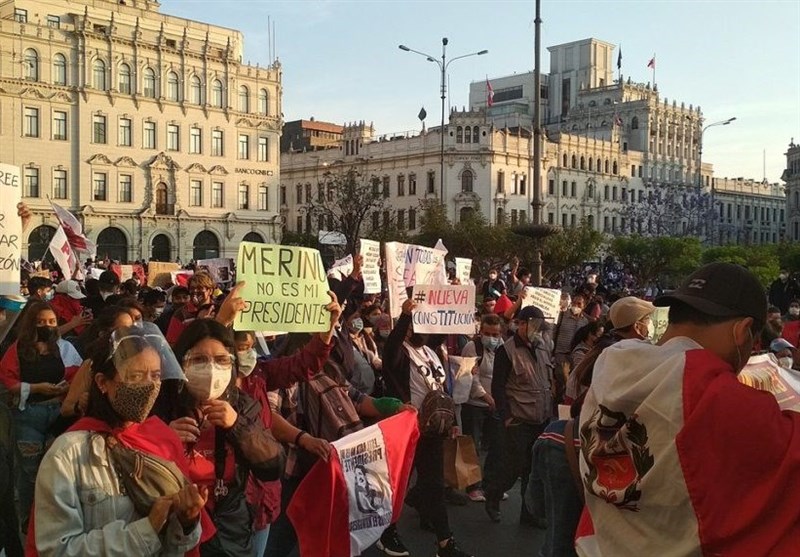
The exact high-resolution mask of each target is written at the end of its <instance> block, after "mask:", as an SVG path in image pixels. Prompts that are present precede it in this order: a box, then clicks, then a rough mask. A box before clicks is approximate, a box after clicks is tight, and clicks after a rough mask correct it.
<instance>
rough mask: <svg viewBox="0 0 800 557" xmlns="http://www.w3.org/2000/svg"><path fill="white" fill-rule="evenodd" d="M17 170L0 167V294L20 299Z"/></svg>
mask: <svg viewBox="0 0 800 557" xmlns="http://www.w3.org/2000/svg"><path fill="white" fill-rule="evenodd" d="M21 188H22V176H21V173H20V170H19V167H18V166H12V165H10V164H0V196H1V197H0V200H2V201H0V294H2V295H5V296H19V282H20V276H19V269H20V256H21V252H20V246H21V245H22V221H21V220H20V218H19V217H18V216H17V203H19V202H20V199H21V196H22V194H21V193H20V191H21Z"/></svg>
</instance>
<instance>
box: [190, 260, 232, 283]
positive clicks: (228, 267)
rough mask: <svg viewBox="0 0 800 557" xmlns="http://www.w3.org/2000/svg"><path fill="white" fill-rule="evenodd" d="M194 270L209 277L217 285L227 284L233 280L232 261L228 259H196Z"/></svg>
mask: <svg viewBox="0 0 800 557" xmlns="http://www.w3.org/2000/svg"><path fill="white" fill-rule="evenodd" d="M196 269H197V272H198V273H199V272H206V273H208V274H209V275H211V278H212V279H214V282H216V283H217V284H227V283H229V282H231V281H232V280H233V260H232V259H231V258H230V257H216V258H214V259H198V260H197V266H196Z"/></svg>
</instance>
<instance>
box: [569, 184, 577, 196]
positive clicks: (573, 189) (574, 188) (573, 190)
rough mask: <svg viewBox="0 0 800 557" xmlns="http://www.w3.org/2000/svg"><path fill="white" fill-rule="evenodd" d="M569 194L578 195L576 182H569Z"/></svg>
mask: <svg viewBox="0 0 800 557" xmlns="http://www.w3.org/2000/svg"><path fill="white" fill-rule="evenodd" d="M570 195H571V196H572V197H578V184H577V182H572V184H570Z"/></svg>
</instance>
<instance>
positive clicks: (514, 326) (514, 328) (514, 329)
mask: <svg viewBox="0 0 800 557" xmlns="http://www.w3.org/2000/svg"><path fill="white" fill-rule="evenodd" d="M517 329H519V325H517V324H516V323H509V324H508V330H509V332H511V333H516V332H517Z"/></svg>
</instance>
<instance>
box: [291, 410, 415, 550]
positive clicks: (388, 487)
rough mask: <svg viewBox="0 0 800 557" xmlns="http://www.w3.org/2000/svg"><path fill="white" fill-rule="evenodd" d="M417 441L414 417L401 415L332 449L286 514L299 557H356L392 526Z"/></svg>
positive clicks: (409, 413)
mask: <svg viewBox="0 0 800 557" xmlns="http://www.w3.org/2000/svg"><path fill="white" fill-rule="evenodd" d="M418 439H419V428H418V425H417V414H416V413H415V412H401V413H399V414H397V415H395V416H392V417H391V418H387V419H385V420H382V421H380V422H378V423H377V424H375V425H373V426H370V427H368V428H365V429H362V430H361V431H358V432H356V433H353V434H351V435H348V436H346V437H343V438H342V439H339V440H338V441H335V442H334V443H332V445H333V448H334V450H333V451H331V457H330V459H329V460H328V462H324V461H318V462H317V463H316V464H315V465H314V467H313V468H312V469H311V471H310V472H309V473H308V475H307V476H306V477H305V478H304V479H303V481H302V482H301V483H300V486H299V487H298V488H297V492H295V494H294V497H293V498H292V501H291V502H290V503H289V508H288V509H287V515H288V516H289V519H290V520H291V521H292V524H293V525H294V528H295V531H296V532H297V541H298V545H299V549H300V555H308V556H310V557H322V556H325V557H354V556H355V555H360V554H361V552H362V551H364V550H365V549H367V548H368V547H369V546H371V545H372V544H373V543H375V542H376V541H377V540H378V539H379V538H380V536H381V534H382V533H383V531H384V530H385V529H386V528H387V527H388V526H389V525H390V524H394V523H395V522H397V521H398V520H399V518H400V512H401V510H402V508H403V498H404V496H405V492H406V487H407V485H408V477H409V475H410V473H411V466H412V464H413V462H414V451H415V449H416V445H417V440H418ZM345 509H347V510H346V511H345Z"/></svg>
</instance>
